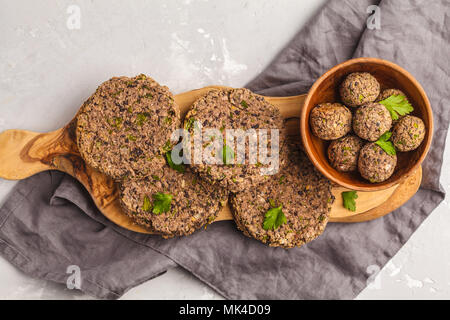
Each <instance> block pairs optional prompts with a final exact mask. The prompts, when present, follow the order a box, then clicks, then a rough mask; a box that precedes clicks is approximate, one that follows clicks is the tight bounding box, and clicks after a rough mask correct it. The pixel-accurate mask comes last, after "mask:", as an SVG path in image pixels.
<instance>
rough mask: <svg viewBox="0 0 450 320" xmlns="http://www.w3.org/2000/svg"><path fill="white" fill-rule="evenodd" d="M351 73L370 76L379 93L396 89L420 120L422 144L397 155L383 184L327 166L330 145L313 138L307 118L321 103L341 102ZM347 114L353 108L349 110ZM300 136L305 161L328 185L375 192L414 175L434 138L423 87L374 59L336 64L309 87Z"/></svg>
mask: <svg viewBox="0 0 450 320" xmlns="http://www.w3.org/2000/svg"><path fill="white" fill-rule="evenodd" d="M352 72H369V73H370V74H372V75H373V76H374V77H375V78H376V79H377V80H378V81H379V82H380V85H381V90H383V89H389V88H396V89H400V90H402V91H403V92H404V93H405V94H406V95H407V97H408V100H409V101H410V103H411V105H412V106H413V107H414V111H413V112H412V113H411V115H415V116H417V117H419V118H421V119H422V120H423V122H424V123H425V127H426V134H425V138H424V140H423V142H422V144H421V145H420V146H419V148H417V149H416V150H413V151H410V152H397V166H396V168H395V172H394V174H393V175H392V176H391V177H390V178H389V179H388V180H386V181H383V182H380V183H370V182H369V181H367V180H365V179H363V178H362V177H361V175H360V174H359V173H358V172H351V173H343V172H339V171H337V170H336V169H334V168H333V167H331V165H330V164H329V162H328V156H327V148H328V145H329V144H330V141H324V140H321V139H319V138H317V137H316V136H314V135H313V133H312V132H311V129H310V126H309V114H310V112H311V110H312V108H314V107H315V106H316V105H318V104H320V103H324V102H340V101H341V99H340V95H339V85H340V84H341V82H342V81H343V80H344V78H345V77H346V76H347V75H348V74H350V73H352ZM349 109H350V110H352V111H353V110H354V109H355V108H352V107H349ZM300 134H301V138H302V141H303V145H304V147H305V151H306V153H307V154H308V157H309V158H310V159H311V161H312V163H313V164H314V165H315V166H316V168H317V169H318V170H319V171H320V172H322V174H323V175H325V176H326V177H327V178H328V179H330V180H331V181H333V182H335V183H337V184H339V185H341V186H343V187H346V188H349V189H352V190H360V191H376V190H382V189H386V188H389V187H392V186H394V185H396V184H399V183H401V182H402V181H404V180H405V179H406V178H407V177H409V176H410V175H411V174H413V173H414V172H415V171H416V170H417V169H418V168H419V166H420V164H421V163H422V161H423V160H424V159H425V156H426V155H427V152H428V150H429V149H430V145H431V139H432V135H433V114H432V111H431V107H430V102H429V100H428V98H427V95H426V94H425V91H424V90H423V88H422V86H421V85H420V84H419V82H417V80H416V79H414V77H413V76H412V75H411V74H410V73H409V72H408V71H406V70H404V69H403V68H401V67H400V66H398V65H396V64H394V63H392V62H389V61H386V60H382V59H377V58H357V59H352V60H348V61H346V62H344V63H341V64H338V65H337V66H335V67H333V68H332V69H330V70H329V71H327V72H326V73H325V74H324V75H322V76H321V77H320V78H319V79H318V80H317V81H316V82H315V83H314V85H313V86H312V87H311V89H310V90H309V92H308V95H307V97H306V100H305V105H304V107H303V109H302V110H301V116H300Z"/></svg>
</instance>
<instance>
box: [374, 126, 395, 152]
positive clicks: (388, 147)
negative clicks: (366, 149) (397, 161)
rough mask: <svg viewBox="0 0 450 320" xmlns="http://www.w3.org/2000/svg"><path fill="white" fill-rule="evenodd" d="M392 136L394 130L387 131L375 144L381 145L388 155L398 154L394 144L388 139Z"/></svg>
mask: <svg viewBox="0 0 450 320" xmlns="http://www.w3.org/2000/svg"><path fill="white" fill-rule="evenodd" d="M391 136H392V132H390V131H386V132H385V133H384V134H383V135H382V136H381V137H380V138H379V139H378V140H377V141H375V144H376V145H378V146H380V147H381V149H383V150H384V152H386V153H387V154H388V155H390V156H394V155H395V154H396V151H395V147H394V144H393V143H392V142H391V141H388V140H389V139H390V138H391Z"/></svg>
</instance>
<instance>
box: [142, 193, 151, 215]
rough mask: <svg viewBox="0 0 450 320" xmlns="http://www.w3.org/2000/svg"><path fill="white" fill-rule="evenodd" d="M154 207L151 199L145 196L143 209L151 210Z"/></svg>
mask: <svg viewBox="0 0 450 320" xmlns="http://www.w3.org/2000/svg"><path fill="white" fill-rule="evenodd" d="M151 208H152V204H151V203H150V199H149V198H148V197H147V196H145V197H144V203H143V204H142V210H144V211H147V212H149V211H150V209H151Z"/></svg>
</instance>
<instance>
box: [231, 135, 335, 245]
mask: <svg viewBox="0 0 450 320" xmlns="http://www.w3.org/2000/svg"><path fill="white" fill-rule="evenodd" d="M287 149H288V150H287V153H288V164H287V165H286V166H285V167H284V168H282V169H281V170H280V173H279V174H278V175H274V176H271V177H270V178H269V179H268V180H267V181H266V182H264V183H263V184H261V185H259V186H258V187H257V188H249V189H247V190H245V191H243V192H239V193H236V194H233V195H232V196H231V199H230V200H231V201H230V202H231V206H232V209H233V210H232V211H233V216H234V220H235V222H236V224H237V226H238V228H239V229H240V230H242V232H243V233H244V234H245V235H247V236H249V237H253V238H255V239H257V240H260V241H262V242H263V243H266V244H269V245H270V246H274V247H275V246H280V247H284V248H291V247H296V246H298V247H299V246H302V245H303V244H305V243H307V242H309V241H311V240H314V239H315V238H316V237H318V236H319V235H320V234H321V233H322V232H323V231H324V230H325V226H326V224H327V222H328V216H329V212H330V209H331V204H332V203H333V201H334V196H333V194H332V193H331V183H330V182H329V181H328V180H327V179H326V178H325V177H324V176H322V175H321V174H320V173H319V172H318V171H317V170H316V169H315V168H314V166H313V165H312V163H311V162H310V161H309V159H308V158H307V157H306V156H305V154H304V153H303V151H301V150H300V144H299V143H297V142H293V141H289V142H288V143H287Z"/></svg>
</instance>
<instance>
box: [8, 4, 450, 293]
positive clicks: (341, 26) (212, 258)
mask: <svg viewBox="0 0 450 320" xmlns="http://www.w3.org/2000/svg"><path fill="white" fill-rule="evenodd" d="M378 2H380V3H379V7H380V10H381V29H379V30H368V29H366V19H367V13H366V9H367V7H368V5H370V4H373V3H375V4H377V3H378ZM378 2H374V1H368V0H364V1H361V0H348V1H342V0H332V1H329V2H328V3H327V4H326V5H325V6H324V7H323V8H322V10H321V11H319V12H318V14H317V15H316V16H315V17H314V18H313V19H312V20H311V21H310V22H309V23H308V24H307V26H306V27H305V28H303V29H302V30H301V31H300V32H299V33H298V34H297V35H296V36H295V38H294V39H293V40H292V41H291V43H289V44H288V46H287V47H286V48H285V49H284V50H283V51H282V52H281V53H280V55H279V56H278V57H277V58H276V59H275V60H274V61H273V63H272V64H271V65H270V66H269V67H268V68H267V69H266V71H264V72H263V73H262V75H260V76H259V77H257V78H256V79H255V80H253V81H252V82H251V83H250V84H249V85H248V87H249V88H250V89H252V90H255V91H258V92H260V93H262V94H267V95H293V94H300V93H304V92H306V91H307V90H308V88H309V87H310V86H311V84H312V83H313V82H314V81H315V80H316V79H317V78H318V77H319V76H320V75H321V74H322V73H323V72H325V71H326V70H327V69H329V68H330V67H332V66H333V65H335V64H337V63H339V62H342V61H344V60H346V59H349V58H351V57H358V56H374V57H380V58H385V59H388V60H391V61H394V62H396V63H398V64H399V65H401V66H402V67H404V68H406V69H407V70H409V71H410V72H411V73H412V74H413V75H414V76H415V77H416V78H417V79H418V80H419V82H421V84H422V85H423V86H424V88H425V90H426V92H427V93H428V95H429V98H430V100H431V104H432V108H433V110H434V114H435V132H434V141H433V146H432V149H431V151H430V153H429V155H428V157H427V159H426V161H425V163H424V166H423V169H424V175H423V176H424V180H423V184H422V188H421V189H420V190H419V192H418V193H417V194H416V195H415V196H414V197H413V198H412V199H411V200H410V201H408V203H407V204H405V205H404V206H402V207H401V208H400V209H398V210H396V211H395V212H393V213H392V214H389V215H387V216H385V217H383V218H380V219H377V220H374V221H371V222H365V223H356V224H338V223H332V224H330V225H329V226H328V227H327V229H326V230H325V233H324V234H323V235H322V236H320V237H319V238H318V239H317V240H316V241H313V242H311V243H309V244H307V245H306V246H304V247H302V248H295V249H290V250H284V249H281V248H269V247H267V246H265V245H263V244H261V243H259V242H257V241H255V240H252V239H250V238H247V237H245V236H243V235H242V234H241V233H240V232H239V231H238V230H237V229H236V227H235V225H234V223H233V222H231V221H223V222H216V223H214V224H212V225H210V226H208V228H207V229H206V230H202V231H199V232H197V233H195V234H193V235H191V236H189V237H184V238H178V239H170V240H164V239H161V238H160V237H157V236H149V235H142V234H137V233H133V232H130V231H128V230H124V229H122V228H120V227H118V226H116V225H114V224H113V223H111V222H110V221H108V220H107V219H106V218H105V217H103V215H102V214H101V213H100V212H99V211H98V210H97V209H96V208H95V206H94V205H93V204H92V201H91V199H90V197H89V195H88V194H87V193H86V191H85V190H84V189H83V188H82V187H81V185H80V184H78V183H77V182H76V181H74V179H72V178H71V177H69V176H67V175H64V174H62V173H57V172H45V173H41V174H38V175H36V176H33V177H31V178H29V179H27V180H25V181H22V182H20V183H18V185H17V187H16V188H15V189H14V191H13V192H12V193H11V195H10V197H9V199H8V200H7V201H6V203H5V205H4V206H3V208H2V209H1V210H0V253H1V254H2V255H3V256H4V257H6V258H7V259H8V260H10V261H11V262H12V263H13V264H14V265H16V266H17V267H18V268H20V269H22V270H23V271H25V272H26V273H28V274H30V275H31V276H34V277H39V278H45V279H48V280H52V281H56V282H61V283H64V282H65V281H66V278H67V274H66V268H67V266H68V265H70V264H75V265H78V266H80V268H81V272H82V279H83V281H82V285H81V289H82V290H83V291H85V292H87V293H89V294H91V295H95V296H97V297H101V298H117V297H119V296H120V295H121V294H123V293H124V292H125V291H126V290H127V289H129V288H131V287H133V286H135V285H137V284H139V283H141V282H143V281H145V280H147V279H150V278H152V277H155V276H157V275H158V274H160V273H162V272H164V271H165V270H166V269H167V268H169V267H171V266H173V265H175V264H178V265H180V266H181V267H183V268H185V269H186V270H188V271H190V272H192V273H193V274H194V275H195V276H196V277H198V278H199V279H200V280H202V281H204V282H205V283H206V284H208V285H210V286H211V287H212V288H214V289H215V290H217V291H218V292H219V293H221V294H222V295H223V296H225V297H227V298H243V299H245V298H250V299H252V298H259V299H262V298H269V299H282V298H286V299H295V298H300V299H302V298H303V299H317V298H331V299H343V298H353V297H355V296H356V295H357V294H358V293H359V292H360V290H361V289H363V288H364V287H365V286H366V280H367V278H368V276H369V274H367V272H366V270H367V267H368V266H369V265H373V264H376V265H378V266H380V267H382V266H383V265H384V264H385V263H386V262H387V261H388V260H389V259H390V258H391V257H392V256H393V255H394V254H395V253H396V252H397V251H398V250H399V249H400V248H401V246H402V245H403V244H404V243H405V242H406V241H407V240H408V238H409V237H410V236H411V234H412V233H413V232H414V231H415V230H416V229H417V227H418V226H419V225H420V224H421V223H422V221H423V220H424V219H425V218H426V217H427V216H428V215H429V214H430V213H431V211H432V210H433V209H434V208H435V207H436V206H437V205H438V204H439V203H440V202H441V201H442V200H443V198H444V194H443V191H442V189H441V188H440V185H439V175H440V170H441V165H442V156H443V151H444V146H445V137H446V133H447V130H448V124H449V112H448V107H447V106H448V105H449V104H450V87H449V86H450V84H449V83H448V81H447V80H448V77H449V74H450V67H449V66H448V64H447V59H448V56H449V55H450V48H449V45H448V43H449V40H450V39H449V37H450V25H449V23H448V19H447V17H448V16H449V15H450V5H449V1H445V0H441V1H432V2H431V1H412V0H411V1H387V0H383V1H378ZM424 48H427V50H426V52H424Z"/></svg>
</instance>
